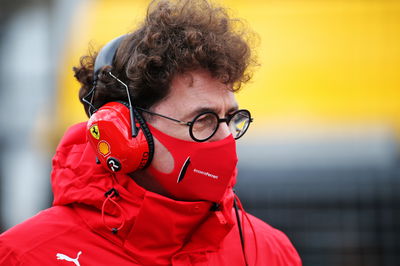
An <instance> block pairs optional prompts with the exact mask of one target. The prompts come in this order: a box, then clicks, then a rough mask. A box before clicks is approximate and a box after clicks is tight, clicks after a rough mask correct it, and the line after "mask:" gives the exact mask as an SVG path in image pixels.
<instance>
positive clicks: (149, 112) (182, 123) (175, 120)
mask: <svg viewBox="0 0 400 266" xmlns="http://www.w3.org/2000/svg"><path fill="white" fill-rule="evenodd" d="M136 109H138V110H140V111H142V112H145V113H148V114H151V115H156V116H160V117H162V118H165V119H169V120H171V121H174V122H177V123H179V124H181V125H187V126H190V125H191V124H192V122H184V121H181V120H178V119H175V118H172V117H168V116H165V115H162V114H158V113H153V112H151V111H149V110H146V109H143V108H140V107H136Z"/></svg>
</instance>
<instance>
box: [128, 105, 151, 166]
mask: <svg viewBox="0 0 400 266" xmlns="http://www.w3.org/2000/svg"><path fill="white" fill-rule="evenodd" d="M133 114H134V115H135V118H136V119H137V121H138V122H139V125H140V128H141V129H142V131H143V134H144V136H145V138H146V140H147V144H148V145H149V159H148V160H147V163H146V164H145V165H144V167H143V169H144V168H146V167H148V166H149V165H150V163H151V161H152V160H153V155H154V139H153V134H151V132H150V129H149V127H148V126H147V124H146V121H145V120H144V118H143V116H142V115H141V114H140V113H139V112H138V111H137V110H136V109H135V108H133Z"/></svg>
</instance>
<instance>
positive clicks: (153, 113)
mask: <svg viewBox="0 0 400 266" xmlns="http://www.w3.org/2000/svg"><path fill="white" fill-rule="evenodd" d="M135 108H136V109H137V110H140V111H142V112H145V113H148V114H151V115H156V116H159V117H162V118H165V119H168V120H171V121H174V122H176V123H179V124H181V125H185V126H188V127H189V135H190V137H191V138H192V139H193V140H194V141H196V142H204V141H207V140H209V139H210V138H212V137H213V136H214V135H215V133H216V132H217V131H218V128H219V124H220V123H222V122H225V123H226V124H227V125H228V126H229V122H230V121H231V119H232V118H233V117H234V116H235V115H236V114H237V113H239V112H243V111H245V112H246V113H248V115H249V125H248V126H247V127H246V129H245V130H244V132H243V133H242V134H241V135H240V136H239V137H237V138H235V140H237V139H239V138H241V137H242V136H243V135H244V134H245V133H246V132H247V130H248V129H249V126H250V123H251V122H253V118H252V117H251V113H250V111H249V110H247V109H239V110H236V111H235V112H233V114H231V115H228V117H225V118H220V117H219V116H218V114H216V113H215V112H213V111H205V112H202V113H200V114H198V115H196V116H195V117H194V118H193V119H192V121H189V122H185V121H182V120H178V119H176V118H172V117H169V116H166V115H162V114H159V113H155V112H152V111H149V110H147V109H143V108H140V107H135ZM205 114H213V115H215V117H217V127H216V128H215V129H214V132H213V133H212V134H211V135H210V136H209V137H207V138H205V139H198V138H196V137H195V136H194V134H193V125H194V123H195V121H196V120H197V119H198V118H199V117H200V116H202V115H205Z"/></svg>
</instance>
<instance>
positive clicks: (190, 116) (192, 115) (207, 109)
mask: <svg viewBox="0 0 400 266" xmlns="http://www.w3.org/2000/svg"><path fill="white" fill-rule="evenodd" d="M238 109H239V106H238V105H237V104H235V105H234V106H232V107H231V108H229V110H228V111H227V114H229V113H233V112H235V111H237V110H238ZM204 112H214V113H216V114H218V113H219V110H217V109H216V108H212V107H198V108H196V109H194V110H193V111H191V112H190V113H189V114H187V115H186V116H185V117H183V118H182V120H183V121H186V120H187V121H189V120H192V119H193V118H195V116H196V115H198V114H201V113H204Z"/></svg>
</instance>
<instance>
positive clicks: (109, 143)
mask: <svg viewBox="0 0 400 266" xmlns="http://www.w3.org/2000/svg"><path fill="white" fill-rule="evenodd" d="M133 111H134V115H135V117H136V118H137V122H138V124H139V126H140V128H141V130H139V132H138V135H137V136H136V137H132V135H131V133H130V132H131V128H130V127H131V124H130V110H129V108H127V107H126V105H125V104H124V103H121V102H110V103H107V104H105V105H104V106H102V107H101V108H100V109H99V110H98V111H97V112H96V113H94V114H93V115H92V116H91V117H90V119H89V121H88V123H87V136H88V141H89V143H90V144H91V146H92V147H93V149H94V150H95V153H96V156H97V157H98V159H99V161H100V163H101V164H102V165H103V166H104V167H105V168H106V169H107V170H109V171H111V172H120V173H131V172H134V171H136V170H139V169H143V168H145V167H147V166H148V165H149V164H150V163H151V160H152V158H153V154H154V141H153V136H152V135H151V133H150V130H148V127H147V125H146V123H145V121H144V119H143V117H142V116H141V115H140V114H139V113H138V112H137V111H136V110H133ZM135 111H136V112H135ZM136 113H137V114H136Z"/></svg>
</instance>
